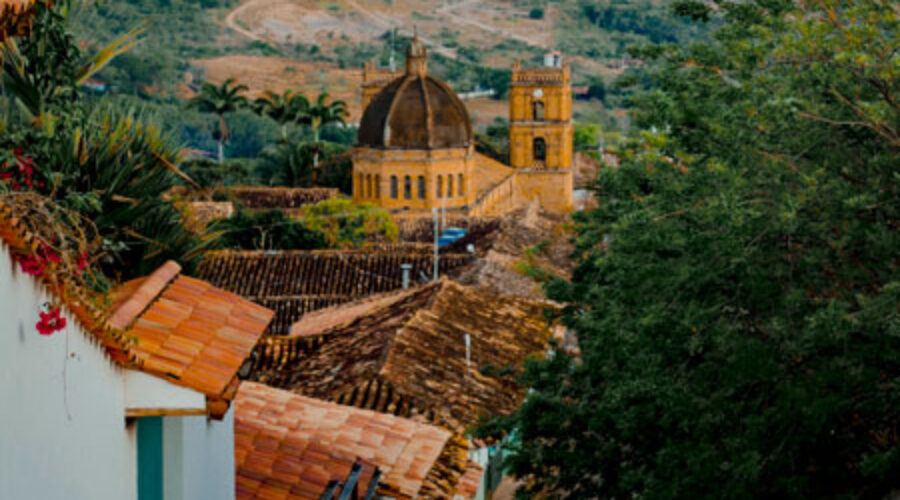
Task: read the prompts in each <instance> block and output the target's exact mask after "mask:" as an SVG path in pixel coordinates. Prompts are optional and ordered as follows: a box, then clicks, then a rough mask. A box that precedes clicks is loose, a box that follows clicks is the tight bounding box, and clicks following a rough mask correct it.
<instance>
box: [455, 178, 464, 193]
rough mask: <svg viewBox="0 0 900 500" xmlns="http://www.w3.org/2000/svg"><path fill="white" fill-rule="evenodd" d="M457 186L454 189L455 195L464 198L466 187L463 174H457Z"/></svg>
mask: <svg viewBox="0 0 900 500" xmlns="http://www.w3.org/2000/svg"><path fill="white" fill-rule="evenodd" d="M456 177H457V181H458V184H459V186H458V187H457V188H456V192H457V194H459V195H460V196H465V194H466V185H465V183H464V182H463V174H459V175H457V176H456Z"/></svg>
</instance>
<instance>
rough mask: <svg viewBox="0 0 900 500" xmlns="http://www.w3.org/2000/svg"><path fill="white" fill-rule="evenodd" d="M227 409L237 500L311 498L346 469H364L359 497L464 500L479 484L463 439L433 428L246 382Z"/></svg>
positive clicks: (342, 476)
mask: <svg viewBox="0 0 900 500" xmlns="http://www.w3.org/2000/svg"><path fill="white" fill-rule="evenodd" d="M234 407H235V408H234V412H235V433H236V444H235V456H236V459H235V460H236V464H237V497H238V500H251V499H264V498H281V499H286V500H300V499H310V500H315V499H318V498H320V497H321V495H322V493H323V492H325V491H326V490H327V488H328V486H329V485H330V484H334V483H335V481H336V480H339V479H340V478H344V477H347V475H348V474H349V473H350V471H351V469H352V466H353V464H364V465H363V467H362V469H361V473H360V474H359V477H360V479H359V480H358V482H357V484H358V485H360V486H361V487H360V488H359V492H360V497H363V496H365V495H366V494H367V493H368V492H370V491H371V488H375V489H376V490H377V494H379V495H382V496H385V497H390V498H397V499H412V498H453V497H454V496H456V497H457V498H471V497H472V496H473V495H474V494H475V491H476V489H477V487H478V479H479V478H480V476H481V468H480V467H479V466H478V465H477V464H474V463H472V462H470V461H469V460H468V459H467V451H468V443H467V441H466V440H465V439H463V438H462V437H460V436H458V435H454V434H452V433H451V432H449V431H447V430H444V429H441V428H438V427H435V426H432V425H427V424H422V423H417V422H413V421H411V420H407V419H404V418H400V417H396V416H393V415H386V414H383V413H377V412H374V411H369V410H361V409H358V408H353V407H349V406H342V405H338V404H335V403H330V402H326V401H321V400H318V399H313V398H308V397H304V396H301V395H298V394H294V393H291V392H288V391H283V390H280V389H275V388H272V387H268V386H265V385H262V384H256V383H252V382H245V383H243V384H241V387H240V389H239V390H238V394H237V397H236V398H235V402H234ZM379 483H380V484H379ZM376 484H378V486H377V487H376ZM372 498H374V497H372Z"/></svg>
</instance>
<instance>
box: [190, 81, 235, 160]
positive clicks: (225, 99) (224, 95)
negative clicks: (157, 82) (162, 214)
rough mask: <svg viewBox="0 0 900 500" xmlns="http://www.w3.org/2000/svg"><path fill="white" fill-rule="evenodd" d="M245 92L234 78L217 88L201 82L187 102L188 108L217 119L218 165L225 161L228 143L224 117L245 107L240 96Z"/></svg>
mask: <svg viewBox="0 0 900 500" xmlns="http://www.w3.org/2000/svg"><path fill="white" fill-rule="evenodd" d="M246 91H247V86H246V85H242V84H236V83H235V81H234V78H229V79H227V80H225V81H224V82H222V85H219V86H218V87H217V86H215V85H213V84H211V83H209V82H203V85H202V86H201V87H200V92H198V93H197V95H195V96H194V97H192V98H191V100H190V101H189V102H188V106H190V107H193V108H196V109H198V110H199V111H201V112H204V113H213V114H215V115H216V116H217V117H218V118H219V120H218V122H217V123H218V126H217V128H216V131H215V137H214V138H215V139H216V141H217V142H218V143H219V153H218V154H219V163H222V162H224V161H225V143H226V142H228V137H229V131H228V122H227V121H226V120H225V116H226V115H227V114H229V113H234V112H235V111H237V110H239V109H241V108H242V107H244V106H246V105H247V98H246V97H244V96H243V95H241V94H242V93H243V92H246Z"/></svg>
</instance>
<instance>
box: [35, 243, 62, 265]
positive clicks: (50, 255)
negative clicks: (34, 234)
mask: <svg viewBox="0 0 900 500" xmlns="http://www.w3.org/2000/svg"><path fill="white" fill-rule="evenodd" d="M40 253H41V255H43V256H44V259H46V260H47V261H48V262H52V263H54V264H59V263H60V262H61V261H62V257H60V256H59V254H58V253H56V250H54V249H53V248H51V247H50V246H49V245H47V244H46V243H41V250H40Z"/></svg>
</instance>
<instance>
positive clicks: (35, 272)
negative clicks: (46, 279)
mask: <svg viewBox="0 0 900 500" xmlns="http://www.w3.org/2000/svg"><path fill="white" fill-rule="evenodd" d="M19 265H20V266H21V267H22V272H24V273H25V274H30V275H32V276H40V275H41V274H43V273H44V269H45V268H46V267H47V263H46V262H45V261H44V259H42V258H41V257H39V256H37V255H28V256H26V257H25V258H24V259H22V260H21V261H19Z"/></svg>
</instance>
